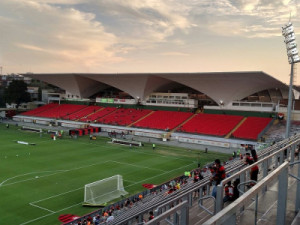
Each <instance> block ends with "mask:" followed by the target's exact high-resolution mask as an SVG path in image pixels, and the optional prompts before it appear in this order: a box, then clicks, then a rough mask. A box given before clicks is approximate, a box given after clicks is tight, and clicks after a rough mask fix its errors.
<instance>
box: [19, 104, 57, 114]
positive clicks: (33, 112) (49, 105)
mask: <svg viewBox="0 0 300 225" xmlns="http://www.w3.org/2000/svg"><path fill="white" fill-rule="evenodd" d="M57 106H58V104H56V103H49V104H47V105H43V106H41V107H38V108H35V109H33V110H29V111H27V112H23V113H21V115H23V116H34V115H35V114H38V113H41V112H43V111H46V110H49V109H51V108H54V107H57Z"/></svg>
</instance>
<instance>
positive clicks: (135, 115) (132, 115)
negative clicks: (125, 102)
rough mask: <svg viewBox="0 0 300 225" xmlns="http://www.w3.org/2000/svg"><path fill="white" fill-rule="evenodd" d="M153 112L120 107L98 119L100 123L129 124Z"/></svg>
mask: <svg viewBox="0 0 300 225" xmlns="http://www.w3.org/2000/svg"><path fill="white" fill-rule="evenodd" d="M150 112H152V111H151V110H147V109H118V110H116V111H115V112H113V113H111V114H110V115H108V116H105V117H104V118H100V119H99V120H98V122H99V123H105V124H111V125H120V126H127V125H129V124H132V123H133V122H135V121H137V120H139V119H140V118H142V117H143V116H146V115H147V114H149V113H150Z"/></svg>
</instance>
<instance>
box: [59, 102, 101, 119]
mask: <svg viewBox="0 0 300 225" xmlns="http://www.w3.org/2000/svg"><path fill="white" fill-rule="evenodd" d="M99 109H102V107H100V106H94V105H93V106H88V107H86V108H83V109H82V110H79V111H77V112H74V113H72V114H70V115H68V116H64V117H63V119H68V120H79V119H81V118H82V117H84V116H88V115H90V114H91V113H95V112H96V111H98V110H99Z"/></svg>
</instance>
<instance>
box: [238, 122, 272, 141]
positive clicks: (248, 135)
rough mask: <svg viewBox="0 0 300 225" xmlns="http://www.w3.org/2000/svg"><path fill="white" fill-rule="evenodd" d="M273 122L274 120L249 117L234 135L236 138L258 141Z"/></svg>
mask: <svg viewBox="0 0 300 225" xmlns="http://www.w3.org/2000/svg"><path fill="white" fill-rule="evenodd" d="M271 120H272V118H262V117H248V118H247V119H246V120H245V122H244V123H243V124H242V125H241V126H240V127H239V128H238V129H237V130H236V131H235V132H233V134H232V135H233V136H234V137H236V138H242V139H251V140H257V138H258V135H259V134H260V133H261V132H262V131H263V130H264V129H265V127H266V126H267V125H268V124H269V123H270V122H271Z"/></svg>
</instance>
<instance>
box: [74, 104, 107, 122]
mask: <svg viewBox="0 0 300 225" xmlns="http://www.w3.org/2000/svg"><path fill="white" fill-rule="evenodd" d="M103 109H105V108H104V107H103V108H101V109H98V110H96V111H95V112H92V113H90V114H88V115H86V116H82V117H80V118H79V119H77V120H75V121H80V120H81V119H82V118H83V117H89V116H90V115H92V114H94V113H96V112H99V111H101V110H103Z"/></svg>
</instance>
